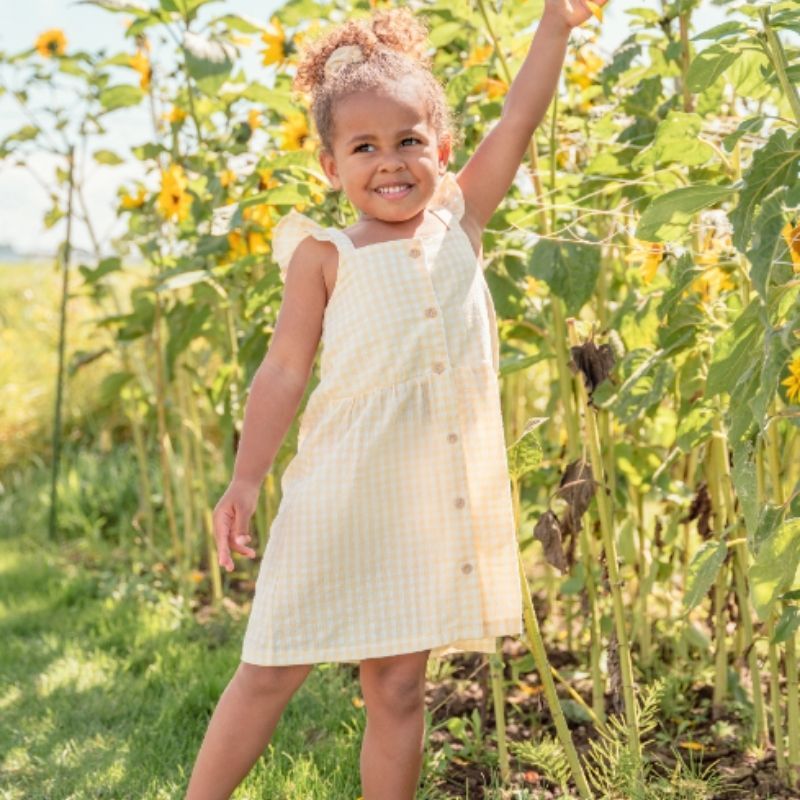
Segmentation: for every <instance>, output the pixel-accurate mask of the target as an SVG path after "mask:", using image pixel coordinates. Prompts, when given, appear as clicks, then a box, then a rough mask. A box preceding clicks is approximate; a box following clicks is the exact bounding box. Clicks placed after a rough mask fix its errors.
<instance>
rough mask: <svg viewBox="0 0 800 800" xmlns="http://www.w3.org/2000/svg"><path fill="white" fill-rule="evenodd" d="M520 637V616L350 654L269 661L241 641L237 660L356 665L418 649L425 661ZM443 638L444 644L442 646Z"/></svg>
mask: <svg viewBox="0 0 800 800" xmlns="http://www.w3.org/2000/svg"><path fill="white" fill-rule="evenodd" d="M521 634H522V617H521V616H520V617H519V618H516V619H506V620H497V621H494V622H490V623H487V624H486V625H485V626H484V628H483V632H482V633H481V634H480V635H478V636H460V637H457V638H455V637H453V636H450V637H442V636H437V637H436V639H435V640H430V639H429V640H422V641H420V640H414V641H411V640H408V639H404V640H400V641H389V642H380V643H376V644H370V645H366V646H364V647H363V648H359V649H358V653H357V654H354V653H353V648H350V647H337V648H331V649H330V650H329V651H328V652H327V653H326V652H324V651H317V652H316V654H315V655H312V654H310V653H309V652H308V651H305V652H300V651H294V652H284V653H282V654H281V655H275V656H274V657H272V658H270V656H269V655H265V654H264V653H265V649H264V648H263V647H259V646H258V645H257V644H255V643H253V642H250V641H248V640H247V639H245V641H244V644H243V646H242V654H241V660H242V661H243V662H245V663H247V664H255V665H257V666H264V667H266V666H275V667H278V666H291V665H298V664H324V663H332V662H333V663H338V662H341V663H346V664H358V663H359V662H360V661H362V660H364V659H367V658H384V657H386V656H394V655H401V654H403V653H414V652H417V651H419V650H428V649H430V651H431V652H430V654H429V658H441V657H443V656H446V655H450V654H453V653H456V652H479V653H493V652H495V649H496V644H495V640H496V639H497V637H498V636H520V635H521ZM443 639H444V643H442V641H443Z"/></svg>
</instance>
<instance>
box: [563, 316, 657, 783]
mask: <svg viewBox="0 0 800 800" xmlns="http://www.w3.org/2000/svg"><path fill="white" fill-rule="evenodd" d="M575 323H576V320H575V319H572V318H570V319H569V320H568V323H567V327H568V331H569V342H570V344H571V345H572V346H573V347H577V346H579V344H580V343H579V341H578V334H577V331H576V330H575ZM576 384H577V386H578V396H579V404H580V407H581V408H582V409H583V415H584V420H585V422H586V439H587V440H588V444H589V452H590V456H591V464H592V474H593V475H594V479H595V480H596V481H597V482H598V489H597V491H596V492H595V499H596V501H597V509H598V512H599V517H600V529H601V531H602V535H603V549H604V551H605V556H606V566H607V568H608V579H609V583H610V584H611V597H612V602H613V607H614V625H615V629H616V632H617V642H618V648H619V664H620V670H621V672H622V693H623V697H624V701H625V718H626V722H627V727H628V736H629V746H630V751H631V756H632V757H633V759H634V761H635V762H636V764H637V765H638V767H639V768H640V767H641V761H642V751H641V743H640V740H639V721H638V707H637V704H636V697H635V694H634V691H635V687H634V681H633V665H632V663H631V649H630V643H629V641H628V633H627V630H626V628H625V604H624V600H623V597H622V589H621V586H622V581H621V580H620V577H619V567H618V563H617V545H616V541H615V538H614V529H613V522H612V514H611V508H610V506H609V504H608V498H607V497H606V486H605V479H604V476H605V473H604V470H603V458H602V455H601V448H600V438H599V436H598V432H597V421H596V419H595V412H594V409H593V408H592V407H591V406H590V405H589V398H588V396H587V394H586V387H585V386H584V385H583V382H582V381H577V382H576Z"/></svg>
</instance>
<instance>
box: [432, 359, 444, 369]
mask: <svg viewBox="0 0 800 800" xmlns="http://www.w3.org/2000/svg"><path fill="white" fill-rule="evenodd" d="M433 371H434V372H444V364H443V363H442V362H441V361H437V362H436V363H435V364H434V365H433Z"/></svg>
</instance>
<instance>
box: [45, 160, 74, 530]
mask: <svg viewBox="0 0 800 800" xmlns="http://www.w3.org/2000/svg"><path fill="white" fill-rule="evenodd" d="M67 165H68V170H69V172H68V176H67V186H68V195H67V232H66V238H65V240H64V245H63V248H62V250H61V308H60V311H59V320H58V367H57V372H56V400H55V408H54V409H53V466H52V472H51V475H50V517H49V522H48V537H49V539H50V541H51V542H52V541H56V539H57V538H60V537H58V473H59V467H60V465H61V410H62V401H63V397H64V351H65V350H66V339H67V334H66V331H67V304H68V301H69V261H70V256H71V254H72V198H73V195H74V194H75V179H74V176H75V148H74V147H73V146H70V148H69V151H68V152H67Z"/></svg>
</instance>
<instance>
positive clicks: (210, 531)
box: [186, 384, 222, 605]
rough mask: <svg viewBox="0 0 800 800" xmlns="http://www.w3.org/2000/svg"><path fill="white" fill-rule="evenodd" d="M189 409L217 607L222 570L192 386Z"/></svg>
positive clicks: (209, 568)
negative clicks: (218, 558)
mask: <svg viewBox="0 0 800 800" xmlns="http://www.w3.org/2000/svg"><path fill="white" fill-rule="evenodd" d="M186 401H187V403H186V404H187V406H188V408H189V418H190V426H191V427H190V430H191V432H192V452H193V453H194V463H195V465H196V469H195V474H196V475H197V482H198V484H199V489H200V501H201V504H202V507H203V538H204V540H205V545H206V559H207V561H208V574H209V575H210V576H211V598H212V602H213V603H214V604H215V605H216V604H218V603H220V602H222V572H221V570H222V568H221V567H220V565H219V561H218V560H217V548H216V542H215V540H214V520H213V517H212V509H211V506H210V504H209V502H208V484H207V482H206V460H205V458H204V457H203V442H204V441H205V439H204V438H203V429H202V426H201V425H200V413H199V411H198V409H197V401H196V399H195V396H194V391H193V390H192V387H191V384H190V385H189V394H188V396H187V398H186Z"/></svg>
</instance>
